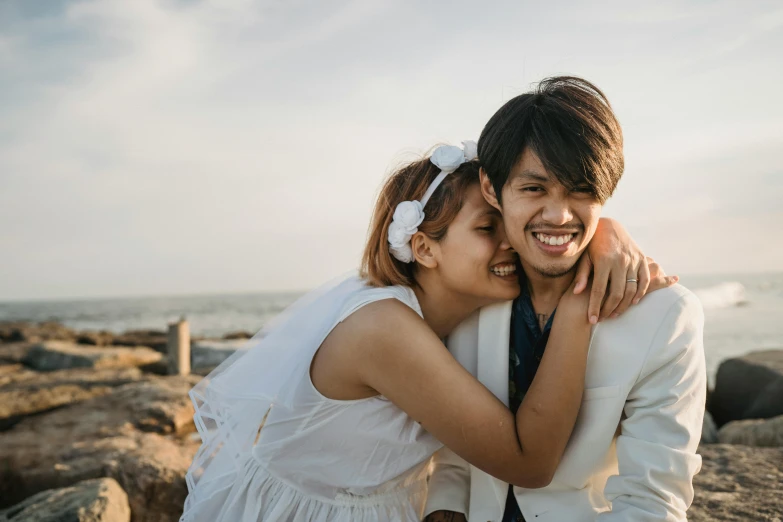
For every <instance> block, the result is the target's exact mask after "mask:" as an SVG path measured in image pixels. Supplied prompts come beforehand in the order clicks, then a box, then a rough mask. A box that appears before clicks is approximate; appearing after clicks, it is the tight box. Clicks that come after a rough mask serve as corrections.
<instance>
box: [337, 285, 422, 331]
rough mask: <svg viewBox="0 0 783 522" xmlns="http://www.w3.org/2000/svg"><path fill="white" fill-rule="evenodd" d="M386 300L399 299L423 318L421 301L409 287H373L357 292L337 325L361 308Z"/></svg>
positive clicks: (344, 309) (345, 307)
mask: <svg viewBox="0 0 783 522" xmlns="http://www.w3.org/2000/svg"><path fill="white" fill-rule="evenodd" d="M384 299H397V300H398V301H401V302H403V303H404V304H405V305H407V306H408V307H410V308H411V309H412V310H413V311H414V312H416V313H417V314H418V315H419V317H423V314H422V311H421V307H420V306H419V301H418V300H417V299H416V294H415V293H414V292H413V290H411V289H410V288H409V287H407V286H383V287H371V286H368V287H367V288H366V289H363V290H361V291H360V292H357V293H356V295H354V296H353V297H352V298H351V299H349V300H348V302H347V303H346V304H345V306H344V307H343V310H342V312H341V313H340V316H339V319H338V320H337V323H338V324H339V323H341V322H343V321H345V320H346V319H347V318H348V317H349V316H350V315H351V314H353V313H354V312H356V311H357V310H359V309H360V308H362V307H364V306H366V305H368V304H370V303H374V302H375V301H382V300H384Z"/></svg>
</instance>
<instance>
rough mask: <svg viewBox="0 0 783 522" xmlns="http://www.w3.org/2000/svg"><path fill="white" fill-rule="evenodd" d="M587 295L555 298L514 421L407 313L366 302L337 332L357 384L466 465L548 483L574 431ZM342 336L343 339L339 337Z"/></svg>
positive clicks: (524, 482)
mask: <svg viewBox="0 0 783 522" xmlns="http://www.w3.org/2000/svg"><path fill="white" fill-rule="evenodd" d="M586 309H587V297H582V296H576V295H574V294H573V292H567V294H566V295H565V296H564V297H563V299H562V300H561V303H560V306H559V307H558V311H557V314H556V315H555V320H554V324H553V328H552V332H551V334H550V338H549V342H548V343H547V348H546V350H545V354H544V357H543V358H542V361H541V365H540V367H539V370H538V372H537V374H536V378H535V380H534V382H533V384H532V386H531V387H530V390H529V391H528V393H527V395H526V396H525V399H524V401H523V402H522V405H521V406H520V408H519V411H518V412H517V415H516V418H515V417H514V415H513V414H512V413H511V412H510V411H509V409H508V408H507V407H506V406H505V405H504V404H503V403H502V402H500V401H499V400H498V399H497V398H496V397H495V396H494V395H493V394H492V393H491V392H490V391H489V390H488V389H487V388H485V387H484V386H483V385H482V384H481V383H479V382H478V380H476V378H475V377H473V376H472V375H471V374H470V373H469V372H468V371H467V370H465V369H464V368H463V367H462V366H461V365H460V364H459V363H458V362H457V361H456V360H455V359H454V358H453V357H452V356H451V354H449V352H448V351H447V350H446V347H445V346H444V345H443V343H442V342H441V341H440V339H438V338H437V336H436V335H435V334H434V333H433V332H432V330H431V329H430V328H429V327H428V326H427V324H426V323H425V322H424V321H423V320H421V318H420V317H419V316H417V315H416V314H415V313H414V312H413V311H412V310H410V309H409V308H408V307H406V306H405V305H404V304H402V303H399V302H397V301H392V300H386V301H381V302H378V303H373V304H371V305H368V306H367V307H365V308H363V309H361V310H359V311H358V312H356V313H355V314H353V315H352V316H351V317H349V318H348V319H347V320H346V321H345V322H344V323H343V324H342V325H340V326H339V327H338V328H344V329H345V332H349V334H348V336H347V337H346V339H344V340H348V337H350V338H351V342H348V343H347V344H343V346H350V345H353V346H355V350H351V351H353V352H354V353H352V354H349V353H346V356H348V357H352V363H353V364H355V365H356V368H357V371H358V372H359V378H360V379H361V381H362V382H363V383H364V384H365V385H366V386H368V387H370V388H372V389H374V390H376V391H377V392H378V393H380V394H382V395H384V396H385V397H387V398H388V399H390V400H391V401H392V402H394V403H395V404H396V405H397V406H399V407H400V408H401V409H403V410H404V411H405V412H406V413H408V414H409V415H410V416H411V417H412V418H413V419H415V420H417V421H418V422H420V423H421V425H422V426H423V427H424V428H425V429H427V431H429V432H430V433H431V434H432V435H434V436H435V437H436V438H437V439H438V440H440V441H441V442H442V443H443V444H445V445H446V446H448V447H449V448H450V449H451V450H452V451H454V453H456V454H457V455H459V456H460V457H462V458H463V459H465V460H466V461H467V462H469V463H471V464H473V465H474V466H476V467H478V468H480V469H482V470H483V471H485V472H487V473H489V474H490V475H493V476H495V477H497V478H499V479H501V480H503V481H505V482H509V483H511V484H514V485H517V486H521V487H526V488H537V487H543V486H546V485H547V484H549V482H550V481H551V479H552V476H553V475H554V472H555V470H556V469H557V466H558V464H559V462H560V458H561V457H562V454H563V452H564V451H565V446H566V443H567V442H568V439H569V437H570V435H571V431H572V430H573V427H574V423H575V421H576V416H577V413H578V410H579V405H580V403H581V399H582V389H583V387H584V372H585V365H586V360H587V347H588V342H589V336H590V324H589V323H588V322H587V320H586ZM340 335H342V334H340Z"/></svg>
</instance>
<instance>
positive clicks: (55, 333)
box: [0, 321, 76, 343]
mask: <svg viewBox="0 0 783 522" xmlns="http://www.w3.org/2000/svg"><path fill="white" fill-rule="evenodd" d="M49 340H59V341H75V340H76V332H74V331H73V330H71V329H70V328H67V327H65V326H63V325H61V324H60V323H55V322H43V323H37V324H36V323H28V322H23V321H12V322H0V342H4V343H11V342H30V343H39V342H41V341H49Z"/></svg>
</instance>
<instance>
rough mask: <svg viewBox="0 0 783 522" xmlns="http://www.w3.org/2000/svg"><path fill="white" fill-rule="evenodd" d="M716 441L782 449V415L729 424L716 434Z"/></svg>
mask: <svg viewBox="0 0 783 522" xmlns="http://www.w3.org/2000/svg"><path fill="white" fill-rule="evenodd" d="M718 439H719V440H720V442H722V443H724V444H743V445H745V446H757V447H766V448H783V415H779V416H777V417H773V418H771V419H748V420H741V421H732V422H729V423H728V424H726V425H725V426H723V427H722V428H721V429H720V431H719V432H718Z"/></svg>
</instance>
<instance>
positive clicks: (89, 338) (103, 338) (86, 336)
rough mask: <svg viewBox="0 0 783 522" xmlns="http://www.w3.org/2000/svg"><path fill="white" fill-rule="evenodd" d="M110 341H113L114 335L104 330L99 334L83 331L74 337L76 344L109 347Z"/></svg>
mask: <svg viewBox="0 0 783 522" xmlns="http://www.w3.org/2000/svg"><path fill="white" fill-rule="evenodd" d="M112 341H114V334H113V333H111V332H108V331H106V330H101V331H99V332H95V331H91V330H85V331H82V332H79V333H78V334H77V336H76V342H77V343H78V344H91V345H94V346H109V345H110V344H113V343H112Z"/></svg>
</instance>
